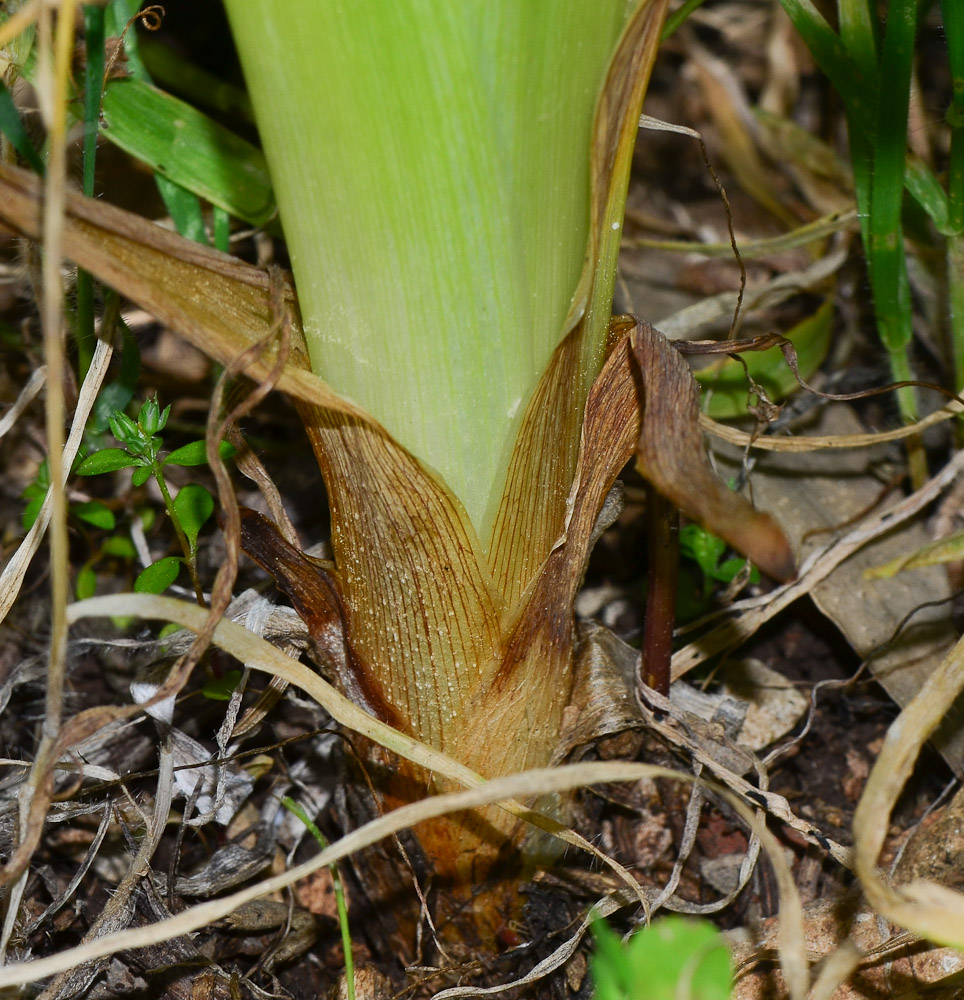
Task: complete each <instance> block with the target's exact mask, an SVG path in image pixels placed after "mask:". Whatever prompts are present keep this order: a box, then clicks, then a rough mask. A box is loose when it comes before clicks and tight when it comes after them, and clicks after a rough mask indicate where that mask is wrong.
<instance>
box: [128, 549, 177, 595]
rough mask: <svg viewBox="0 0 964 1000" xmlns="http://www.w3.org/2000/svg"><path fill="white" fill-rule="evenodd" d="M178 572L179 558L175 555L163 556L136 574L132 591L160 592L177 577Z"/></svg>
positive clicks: (139, 592) (140, 592) (141, 592)
mask: <svg viewBox="0 0 964 1000" xmlns="http://www.w3.org/2000/svg"><path fill="white" fill-rule="evenodd" d="M180 572H181V560H180V559H178V557H177V556H165V557H164V558H163V559H158V560H157V562H155V563H151V565H150V566H148V567H147V568H146V569H143V570H141V572H140V573H138V574H137V579H136V580H135V581H134V591H135V592H136V593H138V594H161V593H163V592H164V591H165V590H167V588H168V587H170V585H171V584H172V583H173V582H174V581H175V580H176V579H177V574H178V573H180Z"/></svg>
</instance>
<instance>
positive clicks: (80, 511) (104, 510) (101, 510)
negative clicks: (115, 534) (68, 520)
mask: <svg viewBox="0 0 964 1000" xmlns="http://www.w3.org/2000/svg"><path fill="white" fill-rule="evenodd" d="M70 510H71V512H72V513H73V514H74V516H75V517H77V518H78V519H79V520H81V521H86V522H87V524H92V525H93V526H94V527H95V528H103V529H104V531H113V530H114V526H115V525H116V523H117V522H116V520H115V518H114V512H113V511H112V510H111V509H110V508H109V507H108V506H106V505H105V504H102V503H101V502H100V501H99V500H85V501H83V502H82V503H72V504H71V505H70Z"/></svg>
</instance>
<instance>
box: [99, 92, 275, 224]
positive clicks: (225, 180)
mask: <svg viewBox="0 0 964 1000" xmlns="http://www.w3.org/2000/svg"><path fill="white" fill-rule="evenodd" d="M103 113H104V124H105V126H106V131H105V132H104V135H105V136H106V137H107V138H109V139H110V141H111V142H112V143H114V144H115V145H117V146H119V147H120V148H121V149H124V150H126V151H127V152H128V153H130V154H131V155H132V156H136V157H137V158H138V159H140V160H143V161H144V162H145V163H147V164H149V165H150V166H151V167H152V168H153V169H154V170H155V171H156V172H157V173H158V174H160V175H161V176H162V177H166V178H167V179H168V180H170V181H172V182H173V183H175V184H178V185H180V186H181V187H183V188H185V189H187V190H190V191H191V192H193V193H194V194H196V195H199V196H200V197H202V198H204V199H205V200H206V201H209V202H211V203H212V204H214V205H217V206H219V207H220V208H223V209H224V210H225V211H226V212H228V213H229V214H231V215H236V216H237V217H238V218H241V219H244V220H245V221H247V222H250V223H251V224H252V225H256V226H260V225H264V224H265V223H266V222H268V220H270V219H271V218H272V217H273V215H274V213H275V203H274V196H273V194H272V190H271V182H270V180H269V178H268V170H267V166H266V165H265V161H264V156H263V155H262V153H261V151H260V150H259V149H257V148H256V147H255V146H252V145H251V143H249V142H247V140H245V139H242V138H241V137H240V136H237V135H235V134H234V133H233V132H230V131H229V130H228V129H226V128H224V127H223V126H221V125H218V124H217V122H215V121H213V120H212V119H210V118H208V116H207V115H205V114H203V113H201V112H200V111H198V110H197V109H196V108H192V107H191V106H190V105H189V104H186V103H185V102H184V101H181V100H178V99H177V98H176V97H172V96H171V95H170V94H165V93H164V92H163V91H160V90H158V89H156V88H155V87H152V86H150V85H149V84H147V83H145V82H143V81H141V80H119V81H117V82H115V83H112V84H111V85H110V86H109V87H108V88H107V92H106V94H105V95H104V112H103Z"/></svg>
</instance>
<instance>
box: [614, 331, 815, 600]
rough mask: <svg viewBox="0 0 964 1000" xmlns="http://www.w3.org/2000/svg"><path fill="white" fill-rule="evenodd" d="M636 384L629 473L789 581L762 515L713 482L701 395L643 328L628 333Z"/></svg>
mask: <svg viewBox="0 0 964 1000" xmlns="http://www.w3.org/2000/svg"><path fill="white" fill-rule="evenodd" d="M632 344H633V352H634V354H635V358H636V362H637V364H638V365H639V371H640V377H641V379H642V383H643V418H642V428H641V431H640V435H639V442H638V444H637V446H636V467H637V468H638V469H639V471H640V473H641V474H642V475H643V476H645V477H646V479H648V480H649V482H651V483H652V484H653V486H655V487H656V489H657V490H659V492H660V493H661V494H662V495H663V496H665V497H666V498H667V499H668V500H671V501H672V502H673V503H674V504H676V506H677V507H679V508H680V510H682V511H683V512H684V513H685V514H686V515H687V516H688V517H691V518H692V519H693V520H694V521H697V522H698V523H699V524H701V525H703V527H705V528H706V529H707V530H708V531H711V532H713V534H715V535H718V536H719V537H720V538H723V539H725V540H726V541H727V542H728V543H729V544H730V545H732V546H733V548H735V549H737V550H738V551H739V552H742V553H743V554H744V555H745V556H747V557H748V558H749V559H750V560H751V561H752V562H754V563H755V564H756V565H757V566H759V567H760V569H761V570H763V571H764V572H765V573H766V574H767V575H768V576H771V577H773V579H775V580H781V581H783V580H789V579H791V578H792V577H793V576H794V575H795V573H796V567H795V565H794V560H793V553H792V552H791V550H790V544H789V542H788V541H787V539H786V537H785V536H784V534H783V531H782V530H781V528H780V526H779V525H778V524H777V522H776V521H775V520H774V519H773V518H772V517H771V516H770V515H769V514H765V513H761V512H759V511H756V510H754V509H753V507H752V505H751V504H750V503H749V501H747V500H746V499H745V498H744V497H742V496H740V495H739V494H738V493H734V492H733V491H732V490H730V489H727V487H726V486H725V485H724V484H723V483H722V482H721V481H720V480H719V479H718V478H717V476H716V474H715V473H714V472H713V469H712V467H711V466H710V463H709V461H708V460H707V457H706V452H705V450H704V447H703V435H702V432H701V431H700V424H699V416H700V393H699V387H698V385H697V383H696V380H695V379H694V378H693V375H692V374H691V372H690V370H689V367H688V366H687V364H686V362H685V361H684V360H683V358H682V357H681V356H680V354H679V352H678V351H677V350H676V349H675V348H674V347H673V346H672V345H671V344H670V342H669V341H668V340H667V339H666V338H665V337H664V336H663V335H662V334H661V333H659V332H658V331H657V330H654V329H653V328H652V327H651V326H650V325H649V324H648V323H639V324H637V326H636V329H635V330H634V331H633V333H632Z"/></svg>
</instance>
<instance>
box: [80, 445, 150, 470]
mask: <svg viewBox="0 0 964 1000" xmlns="http://www.w3.org/2000/svg"><path fill="white" fill-rule="evenodd" d="M136 464H137V462H135V461H134V459H133V458H131V456H130V455H128V454H127V452H126V451H124V449H123V448H102V449H101V450H100V451H95V452H94V454H93V455H88V456H87V457H86V458H85V459H84V460H83V462H81V463H80V465H78V466H77V468H76V470H75V471H76V473H77V475H78V476H99V475H101V474H102V473H104V472H117V471H118V469H129V468H131V467H132V466H134V465H136Z"/></svg>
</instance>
